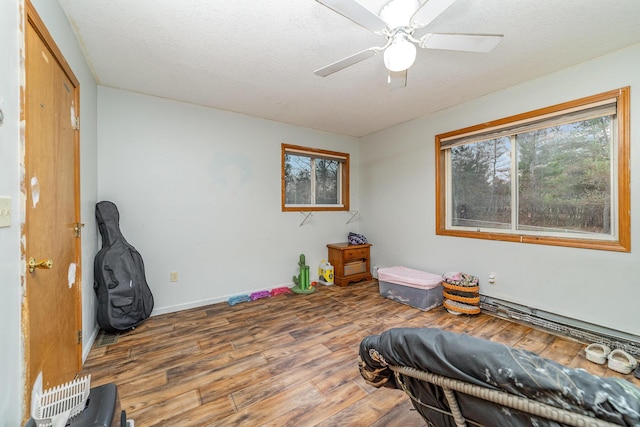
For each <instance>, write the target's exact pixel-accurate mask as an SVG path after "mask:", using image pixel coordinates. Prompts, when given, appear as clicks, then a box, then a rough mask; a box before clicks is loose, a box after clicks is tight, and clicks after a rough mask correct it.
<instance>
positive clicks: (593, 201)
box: [436, 88, 631, 252]
mask: <svg viewBox="0 0 640 427" xmlns="http://www.w3.org/2000/svg"><path fill="white" fill-rule="evenodd" d="M628 121H629V88H623V89H620V90H616V91H611V92H607V93H604V94H600V95H595V96H591V97H588V98H583V99H580V100H577V101H573V102H568V103H565V104H561V105H556V106H553V107H548V108H544V109H541V110H537V111H533V112H529V113H525V114H521V115H518V116H513V117H509V118H506V119H502V120H498V121H495V122H490V123H485V124H482V125H477V126H473V127H470V128H466V129H461V130H458V131H454V132H449V133H447V134H442V135H437V136H436V150H437V157H436V158H437V164H436V170H437V183H436V185H437V189H436V193H437V194H436V199H437V200H436V205H437V215H436V232H437V234H441V235H450V236H459V237H473V238H481V239H491V240H506V241H517V242H526V243H541V244H548V245H557V246H572V247H579V248H590V249H603V250H613V251H622V252H629V251H630V249H631V248H630V246H631V238H630V211H629V210H630V190H629V177H630V171H629V144H630V142H629V128H628Z"/></svg>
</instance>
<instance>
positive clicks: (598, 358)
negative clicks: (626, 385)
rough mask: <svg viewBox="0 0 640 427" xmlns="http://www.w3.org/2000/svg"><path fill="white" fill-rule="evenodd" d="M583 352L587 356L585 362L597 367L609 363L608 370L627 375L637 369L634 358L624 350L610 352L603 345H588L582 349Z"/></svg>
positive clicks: (636, 362)
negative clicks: (590, 362)
mask: <svg viewBox="0 0 640 427" xmlns="http://www.w3.org/2000/svg"><path fill="white" fill-rule="evenodd" d="M584 352H585V353H586V355H587V360H590V361H592V362H593V363H597V364H598V365H604V364H605V363H606V362H607V361H609V363H608V366H609V369H611V370H614V371H616V372H620V373H621V374H629V373H631V371H633V370H634V369H636V368H637V367H638V361H637V360H636V358H635V357H633V356H632V355H630V354H629V353H627V352H626V351H624V350H620V349H616V350H613V351H611V349H610V348H609V347H607V346H606V345H604V344H598V343H594V344H590V345H588V346H587V348H585V349H584Z"/></svg>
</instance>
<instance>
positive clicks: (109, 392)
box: [25, 383, 127, 427]
mask: <svg viewBox="0 0 640 427" xmlns="http://www.w3.org/2000/svg"><path fill="white" fill-rule="evenodd" d="M123 420H124V421H123ZM126 420H127V416H126V413H125V412H124V411H122V410H121V409H120V399H119V398H118V387H117V386H116V385H115V384H113V383H110V384H104V385H101V386H99V387H95V388H92V389H91V390H90V391H89V397H88V398H87V405H86V406H85V408H84V410H83V411H82V412H80V413H79V414H78V415H77V416H76V417H74V419H73V420H72V421H70V422H68V423H67V426H68V427H126V426H127V421H126ZM25 427H36V422H35V421H34V420H33V419H29V421H28V422H27V424H26V425H25Z"/></svg>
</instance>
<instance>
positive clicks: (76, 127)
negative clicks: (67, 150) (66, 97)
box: [73, 116, 80, 130]
mask: <svg viewBox="0 0 640 427" xmlns="http://www.w3.org/2000/svg"><path fill="white" fill-rule="evenodd" d="M73 130H80V116H76V117H75V118H74V119H73Z"/></svg>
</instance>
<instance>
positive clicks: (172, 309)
mask: <svg viewBox="0 0 640 427" xmlns="http://www.w3.org/2000/svg"><path fill="white" fill-rule="evenodd" d="M285 286H286V287H287V288H292V287H293V286H294V284H293V283H285V284H283V285H280V286H274V287H273V288H271V289H274V288H279V287H285ZM264 290H265V288H261V289H254V290H251V291H246V292H239V293H237V294H232V295H226V296H221V297H215V298H207V299H203V300H199V301H191V302H187V303H183V304H175V305H168V306H165V307H159V308H154V309H153V311H152V312H151V316H158V315H160V314H167V313H175V312H176V311H182V310H188V309H190V308H197V307H204V306H206V305H212V304H218V303H221V302H227V301H229V298H231V297H234V296H237V295H249V294H252V293H253V292H258V291H264Z"/></svg>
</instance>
